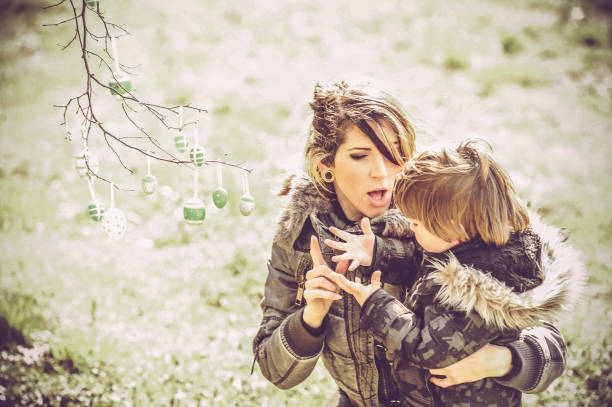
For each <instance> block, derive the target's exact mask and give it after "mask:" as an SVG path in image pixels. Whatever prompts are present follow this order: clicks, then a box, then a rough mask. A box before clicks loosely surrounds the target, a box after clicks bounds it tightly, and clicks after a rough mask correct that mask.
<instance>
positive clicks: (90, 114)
mask: <svg viewBox="0 0 612 407" xmlns="http://www.w3.org/2000/svg"><path fill="white" fill-rule="evenodd" d="M64 3H67V4H69V5H70V8H71V11H72V17H70V18H66V19H65V20H62V21H59V22H57V23H49V24H44V26H45V27H47V26H59V25H62V24H66V23H71V22H72V23H73V24H74V36H73V37H72V38H71V39H70V41H68V42H67V43H66V44H65V45H60V44H58V46H60V47H61V48H62V50H65V49H67V48H68V47H70V46H71V45H72V44H73V43H75V42H76V40H78V43H79V46H80V49H81V60H82V63H83V69H84V73H85V89H84V91H83V92H82V93H81V94H79V95H78V96H74V97H71V98H70V99H69V100H68V101H67V102H66V104H64V105H56V106H55V107H57V108H61V109H62V119H63V121H62V122H61V123H60V125H62V126H66V125H67V113H68V109H69V108H70V107H71V106H72V105H73V104H74V105H75V107H76V114H77V115H79V116H80V117H81V118H82V123H81V124H82V128H83V129H84V130H83V134H82V141H83V144H84V147H85V149H87V148H88V145H89V137H90V135H91V134H92V130H93V129H94V128H95V129H97V131H99V133H101V135H102V137H104V140H105V142H106V145H107V147H108V148H109V149H110V150H111V151H112V152H113V154H114V155H115V157H116V158H117V161H119V163H120V164H121V165H122V166H123V168H125V169H126V170H127V171H128V172H129V173H130V174H133V173H134V171H133V170H132V169H131V168H129V167H128V166H127V164H126V163H125V162H124V161H123V159H122V157H121V155H120V152H119V151H118V150H117V148H116V145H120V146H121V147H123V148H127V149H128V150H134V151H137V152H139V153H140V154H143V155H145V156H148V157H151V158H152V159H155V160H158V161H163V162H168V163H172V164H178V165H184V166H186V167H188V168H192V169H193V168H194V167H193V166H192V164H191V162H190V161H185V160H181V159H179V158H177V157H175V156H174V155H173V154H172V153H171V152H169V151H167V150H166V149H164V148H163V147H162V146H161V144H160V142H159V140H158V139H156V138H155V137H153V136H152V135H151V133H150V132H149V131H147V130H146V129H145V128H144V127H143V126H142V125H140V124H138V123H137V121H136V120H135V119H134V117H133V116H132V114H131V113H137V110H136V109H135V108H134V107H141V108H144V109H145V111H146V112H148V113H149V114H150V115H152V116H153V117H155V118H156V119H157V120H158V121H159V122H160V123H161V124H162V125H163V126H164V127H165V128H166V129H168V130H182V128H180V127H175V126H173V125H172V124H171V123H170V120H169V115H173V116H175V117H178V112H179V108H180V106H163V105H159V104H154V103H149V102H147V101H144V100H142V99H140V97H139V96H138V95H136V94H135V93H134V91H132V90H130V89H126V86H125V85H124V84H123V83H122V81H121V78H119V77H118V75H119V74H120V73H121V72H128V70H130V69H134V68H135V67H130V66H128V65H125V64H120V63H119V61H115V58H116V55H111V54H110V53H109V52H108V45H109V43H110V42H111V41H112V38H113V37H115V38H120V37H123V36H125V35H130V33H129V31H128V30H127V29H126V28H125V27H124V26H122V25H119V24H115V23H113V22H110V21H108V20H107V19H106V17H105V16H104V14H103V13H102V12H101V11H100V4H99V3H98V4H97V6H96V7H95V8H93V7H88V6H87V2H86V0H80V1H79V0H61V1H59V2H58V3H56V4H53V5H50V6H46V7H43V9H49V8H53V7H58V6H60V5H62V4H64ZM88 18H92V19H94V20H97V21H99V22H100V23H101V27H102V33H96V32H93V31H92V30H91V29H90V24H89V20H88ZM88 40H92V41H94V43H97V42H100V41H103V43H104V45H103V47H102V50H103V52H104V54H106V57H105V56H103V54H100V53H98V52H96V51H94V50H92V49H91V48H90V45H89V44H90V41H88ZM91 57H93V58H95V60H96V61H97V62H98V64H99V67H100V68H102V69H103V70H106V71H108V72H109V74H110V78H111V81H112V82H113V83H114V84H116V88H115V89H114V88H113V87H111V86H110V85H109V84H108V82H106V81H104V82H103V81H101V80H100V79H99V78H98V77H97V76H96V75H95V74H94V73H93V72H92V70H91V68H90V58H91ZM109 61H111V62H109ZM112 64H116V66H118V67H119V69H120V71H121V72H115V70H113V67H112ZM113 86H114V85H113ZM95 89H102V90H104V91H105V92H109V93H111V94H113V95H114V96H115V97H116V98H117V99H119V101H120V102H121V108H122V111H123V115H124V116H125V118H126V119H127V120H128V121H129V122H130V123H131V124H132V126H134V127H135V128H136V129H137V131H138V133H139V134H141V135H142V136H133V137H119V136H117V135H116V134H114V133H113V132H112V131H110V130H109V129H107V128H106V127H105V126H104V124H103V123H102V122H101V121H100V120H99V119H98V117H97V113H96V108H95V107H96V104H95V103H94V92H95ZM132 104H133V105H132ZM182 108H183V109H190V110H192V111H194V112H196V113H198V114H200V113H208V111H207V110H206V109H204V108H200V107H197V106H192V105H191V104H187V105H185V106H182ZM130 112H131V113H130ZM183 127H184V126H183ZM67 137H68V138H69V136H67ZM142 140H145V141H148V142H149V143H150V144H151V147H152V148H151V147H142V146H140V145H136V144H133V143H132V141H142ZM115 143H117V144H116V145H113V144H115ZM141 144H142V143H141ZM213 163H218V164H222V165H227V166H231V167H236V168H240V169H242V170H245V171H248V172H251V171H252V169H248V168H245V167H244V162H241V163H231V162H229V161H228V160H227V155H225V157H224V159H221V160H207V161H205V162H204V165H209V164H213ZM87 167H88V170H89V172H90V174H91V175H92V176H94V177H95V178H98V179H100V180H102V181H105V182H111V180H110V179H107V178H106V177H104V176H103V175H100V174H98V173H97V172H94V171H92V169H91V168H89V164H87ZM128 190H129V189H128Z"/></svg>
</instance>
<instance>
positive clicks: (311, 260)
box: [253, 81, 566, 406]
mask: <svg viewBox="0 0 612 407" xmlns="http://www.w3.org/2000/svg"><path fill="white" fill-rule="evenodd" d="M311 108H312V110H313V113H314V115H313V121H312V127H311V132H310V136H309V139H308V142H307V145H306V163H307V167H308V177H302V178H300V179H297V180H294V181H293V183H292V185H291V192H290V201H289V204H288V205H287V207H286V208H285V210H284V211H283V213H282V215H281V218H280V221H279V226H278V230H277V233H276V236H275V238H274V241H273V245H272V253H271V256H270V259H269V261H268V269H269V274H268V278H267V280H266V286H265V293H264V299H263V301H262V304H261V306H262V310H263V319H262V322H261V325H260V329H259V331H258V333H257V335H256V337H255V339H254V342H253V350H254V353H255V359H256V360H257V362H258V364H259V366H260V368H261V371H262V373H263V374H264V376H265V377H266V378H267V379H268V380H270V381H271V382H272V383H273V384H275V385H276V386H278V387H279V388H281V389H287V388H290V387H293V386H295V385H296V384H298V383H300V382H302V381H303V380H304V379H305V378H306V377H307V376H308V375H309V374H310V373H311V372H312V369H313V368H314V366H315V364H316V363H317V360H318V359H319V357H321V358H322V359H323V363H324V364H325V367H326V368H327V370H328V371H329V373H330V374H331V376H332V377H333V379H334V380H335V382H336V383H337V384H338V387H339V392H338V394H336V395H335V396H334V397H333V398H332V400H330V402H329V403H328V406H379V405H383V406H387V405H402V404H401V402H399V401H397V400H396V399H395V398H394V396H395V395H394V394H392V393H391V392H390V391H389V389H390V388H391V386H390V382H389V381H390V376H389V366H388V364H387V363H386V359H385V358H384V352H383V351H382V350H380V349H377V348H376V346H375V345H374V340H373V338H372V337H371V336H370V335H368V334H367V332H366V331H364V330H362V329H360V324H359V318H360V307H359V304H358V303H357V302H356V301H355V300H354V298H352V296H342V295H341V294H340V290H339V288H338V287H337V286H336V285H335V284H334V283H332V282H331V281H329V280H327V279H326V278H325V277H323V272H324V270H325V269H326V268H327V267H328V265H330V264H333V263H332V259H331V258H332V257H334V255H335V254H338V253H334V250H333V249H331V248H330V247H329V246H326V245H324V244H323V242H324V240H325V239H332V240H334V239H335V236H334V234H332V233H331V232H330V231H329V227H331V226H334V227H336V228H338V229H340V230H344V231H347V232H349V233H357V234H361V233H363V231H362V228H361V225H360V224H359V222H358V221H359V220H360V219H362V218H363V217H368V218H370V219H371V222H370V223H371V228H372V231H373V232H374V236H372V239H371V240H364V244H366V245H369V249H370V251H372V250H373V253H374V256H373V260H372V262H371V264H369V265H367V264H366V265H364V264H362V265H361V266H360V267H356V266H357V265H358V264H356V263H351V266H350V267H349V265H348V263H347V261H346V260H343V261H341V262H339V263H337V266H336V267H335V268H336V271H338V272H341V273H346V274H347V277H348V278H349V279H350V280H354V278H355V277H360V278H361V279H362V280H368V279H369V275H370V274H371V273H372V271H373V270H382V271H383V276H382V282H383V283H384V288H385V289H386V290H387V291H388V292H390V293H392V294H393V295H395V296H396V297H398V299H400V301H401V300H403V297H404V295H405V294H406V290H407V288H408V287H410V286H411V284H412V279H411V275H410V273H406V270H412V269H414V267H415V262H416V263H418V262H419V261H420V255H421V253H420V249H419V248H418V247H417V246H415V244H414V243H413V240H412V239H406V238H407V237H410V236H411V232H410V230H409V223H408V221H407V220H406V219H405V218H404V217H403V216H402V215H401V214H400V213H399V211H398V210H397V209H395V208H394V207H393V203H392V196H391V191H392V189H393V182H394V179H395V175H396V174H397V173H398V172H399V170H400V167H401V165H402V164H403V163H404V161H405V160H406V159H407V158H409V157H411V156H412V154H413V153H414V130H413V128H412V126H411V125H410V123H409V122H408V120H407V115H406V114H405V112H404V111H403V109H402V108H401V106H400V104H399V103H398V102H397V101H396V100H395V99H394V98H393V97H392V96H391V95H389V94H388V93H386V92H384V91H381V90H380V89H377V88H376V87H373V86H371V85H368V84H358V85H352V84H348V83H346V82H344V81H341V82H333V83H330V84H327V85H317V86H316V87H315V92H314V99H313V101H312V102H311ZM364 226H365V224H364ZM347 257H350V256H348V255H347ZM347 257H343V256H336V257H335V258H334V260H338V259H339V258H340V259H343V258H347ZM391 259H402V261H399V260H395V261H391ZM565 352H566V348H565V343H564V341H563V338H562V337H561V335H560V334H559V331H557V330H556V329H555V328H554V327H553V326H552V325H550V324H547V325H546V328H538V329H533V330H526V331H524V332H523V335H522V339H521V340H519V341H515V342H511V343H509V344H505V345H504V346H495V345H487V346H485V347H484V348H482V349H481V350H479V351H478V352H476V353H474V354H472V355H471V356H469V357H468V358H466V359H464V360H462V361H457V362H456V363H455V364H453V365H451V366H448V367H446V368H444V369H432V370H431V373H432V374H434V375H437V376H439V377H433V378H432V379H431V381H432V382H433V383H434V384H435V385H439V386H443V387H446V386H450V385H454V384H458V383H463V382H469V381H475V380H479V379H481V378H484V377H499V378H498V379H497V380H498V381H500V383H502V384H504V385H506V386H510V387H514V388H516V389H518V390H521V391H524V392H536V391H541V390H543V389H544V388H546V387H547V386H548V385H549V384H550V382H551V381H552V380H554V379H555V378H556V377H558V376H559V375H560V374H561V372H562V371H563V368H564V366H565Z"/></svg>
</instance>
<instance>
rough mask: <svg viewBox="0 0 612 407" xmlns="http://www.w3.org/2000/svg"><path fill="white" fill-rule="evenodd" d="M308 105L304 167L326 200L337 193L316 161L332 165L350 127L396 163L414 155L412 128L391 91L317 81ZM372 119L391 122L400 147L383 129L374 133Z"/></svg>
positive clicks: (360, 85)
mask: <svg viewBox="0 0 612 407" xmlns="http://www.w3.org/2000/svg"><path fill="white" fill-rule="evenodd" d="M310 108H311V109H312V111H313V118H312V124H311V126H310V132H309V136H308V141H307V143H306V152H305V153H306V164H307V167H308V168H307V170H308V175H309V176H310V179H311V180H312V181H313V183H314V186H315V187H316V189H317V191H318V192H319V194H320V195H321V196H322V197H324V198H325V199H327V200H334V199H336V193H335V191H334V185H333V182H327V181H325V180H324V179H323V176H322V174H321V172H320V170H319V164H320V163H323V164H326V165H332V164H333V162H334V157H335V155H336V152H337V150H338V147H339V146H340V145H341V144H342V143H343V142H344V140H345V131H346V130H347V129H348V128H349V127H350V126H357V127H358V128H359V129H360V130H361V131H363V132H364V133H365V134H366V135H367V136H368V137H369V138H370V139H371V140H372V142H373V143H374V145H375V146H376V147H377V148H378V149H379V150H380V152H381V154H383V155H384V156H385V157H386V158H387V159H388V160H389V161H391V162H393V163H395V164H397V165H403V164H404V163H405V161H406V159H408V158H410V157H411V156H412V154H414V138H415V135H414V129H413V127H412V125H411V124H410V122H409V121H408V118H407V114H406V112H405V111H404V109H403V107H402V106H401V104H400V103H399V101H398V100H397V99H396V98H395V97H393V96H392V95H391V94H390V93H388V92H386V91H384V90H382V89H380V88H379V87H378V86H376V85H373V84H372V83H370V82H361V83H353V84H351V83H348V82H346V81H332V82H329V83H324V84H322V83H317V85H316V86H315V88H314V97H313V100H312V102H311V103H310ZM372 121H373V122H375V123H377V124H378V125H381V124H382V122H387V123H389V124H390V125H391V127H392V128H393V130H394V131H395V132H396V134H397V135H398V136H399V140H400V145H399V149H398V148H397V147H396V145H395V144H394V143H393V141H394V140H393V139H388V138H387V136H386V135H385V134H384V132H382V134H381V136H378V135H377V133H376V132H375V131H374V130H373V129H372V127H371V125H370V123H371V122H372Z"/></svg>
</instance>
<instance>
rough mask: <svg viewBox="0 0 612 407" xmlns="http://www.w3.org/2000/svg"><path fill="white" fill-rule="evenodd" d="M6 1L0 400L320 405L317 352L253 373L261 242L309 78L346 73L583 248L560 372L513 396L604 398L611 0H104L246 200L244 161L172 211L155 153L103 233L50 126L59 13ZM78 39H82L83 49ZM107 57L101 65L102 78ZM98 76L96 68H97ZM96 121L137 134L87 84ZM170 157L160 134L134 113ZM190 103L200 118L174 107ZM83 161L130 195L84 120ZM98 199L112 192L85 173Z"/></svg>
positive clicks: (297, 161) (80, 75)
mask: <svg viewBox="0 0 612 407" xmlns="http://www.w3.org/2000/svg"><path fill="white" fill-rule="evenodd" d="M50 4H52V3H51V2H47V1H35V0H32V1H16V0H0V13H1V14H0V38H1V43H0V135H1V136H0V234H1V235H0V236H1V237H0V259H1V260H0V281H1V284H0V405H11V406H12V405H54V406H67V405H74V406H80V405H94V406H110V405H121V406H140V405H142V406H144V405H151V406H167V405H173V406H178V405H185V406H198V405H201V406H218V405H224V406H282V405H287V406H289V405H302V406H320V405H323V403H324V401H325V400H326V399H327V398H328V396H329V395H330V394H331V393H332V391H333V389H334V386H333V384H332V383H331V381H330V379H329V377H328V376H327V374H326V373H325V371H324V369H323V368H322V366H318V367H317V369H316V370H315V372H314V373H313V375H311V377H310V378H309V379H308V380H307V381H306V382H305V383H303V384H301V385H300V386H298V387H296V388H294V389H291V390H289V391H280V390H277V389H275V388H274V387H273V386H272V385H271V384H269V383H267V382H266V381H265V379H263V378H262V376H261V374H260V373H259V372H258V369H257V367H256V368H255V373H254V374H253V375H250V369H251V363H252V354H251V340H252V337H253V336H254V334H255V332H256V330H257V326H258V324H259V319H260V317H261V314H260V311H259V307H258V304H259V301H260V299H261V297H262V295H263V284H264V281H265V277H266V266H265V264H266V257H267V254H268V251H269V249H270V244H271V239H272V236H273V233H274V230H275V222H276V217H277V215H278V211H279V208H280V207H281V206H282V205H283V203H284V200H283V199H282V198H279V197H277V196H276V192H277V191H278V190H279V188H280V185H281V184H282V181H283V179H285V178H286V177H287V176H288V175H290V174H292V173H295V172H298V171H300V170H301V168H302V162H303V159H302V152H303V145H304V140H305V139H304V136H305V128H306V125H307V120H308V102H309V99H310V97H311V95H312V89H313V86H314V84H315V83H316V81H317V80H321V79H327V78H329V77H332V76H335V77H342V76H343V75H344V74H346V73H358V74H366V75H370V76H372V77H374V78H377V79H380V80H383V81H386V82H388V83H390V84H392V85H393V87H394V88H395V89H396V91H397V93H398V94H399V95H400V96H401V99H402V100H403V101H404V102H405V104H406V106H407V107H408V109H409V111H410V112H411V114H412V115H413V119H414V121H415V123H416V124H417V128H418V137H417V146H418V148H421V149H422V148H424V147H425V146H426V145H427V144H429V143H432V142H437V141H440V140H445V141H451V142H453V141H458V140H460V139H463V138H466V137H482V138H485V139H487V140H489V141H490V142H491V144H492V145H493V146H494V148H495V151H496V154H497V156H498V157H499V159H500V161H501V162H502V164H503V165H504V166H505V167H506V168H508V169H509V171H510V173H511V176H512V177H513V179H514V181H515V183H516V186H517V188H518V190H519V191H520V194H521V196H523V197H524V198H525V199H526V200H528V201H529V203H530V205H531V206H532V207H533V208H535V209H537V210H538V211H539V212H540V213H541V214H542V216H543V217H544V218H545V219H546V220H547V221H548V222H550V223H552V224H555V225H557V226H561V227H565V228H567V229H568V231H569V232H570V236H571V240H572V241H573V242H574V243H575V244H576V245H577V246H579V247H580V248H581V249H582V251H583V252H584V258H585V261H586V262H587V264H588V269H589V285H588V289H587V293H586V295H585V298H584V301H583V302H582V303H581V304H580V306H579V307H578V308H577V309H576V311H575V312H574V313H572V314H568V315H565V316H564V317H563V319H562V320H561V321H559V326H560V327H561V329H562V331H563V333H564V334H565V337H566V339H567V342H568V344H569V361H568V369H567V371H566V373H565V374H564V376H563V377H562V378H560V379H559V380H557V381H556V382H555V383H554V384H553V385H552V386H551V388H550V389H549V390H548V391H546V392H544V393H542V394H538V395H528V396H526V397H525V400H526V402H525V403H526V405H528V406H536V405H538V406H539V405H542V406H587V405H590V406H603V405H611V403H612V390H610V389H611V387H612V386H611V384H612V383H611V380H612V361H611V360H610V359H611V356H610V355H611V350H612V343H611V341H610V339H609V334H610V322H609V321H610V320H611V319H612V310H611V304H612V290H611V288H610V284H609V281H610V269H611V267H612V253H611V251H610V247H611V243H612V215H611V211H610V209H611V208H610V203H611V202H612V200H611V191H612V188H611V177H610V174H611V173H612V172H611V171H610V170H611V168H610V163H611V162H612V161H611V158H612V157H611V149H610V134H611V133H612V132H611V130H612V120H611V117H612V115H611V108H612V103H611V96H612V93H611V88H612V75H611V70H612V52H611V48H610V46H611V42H612V38H611V36H612V31H611V29H610V18H611V17H610V16H611V14H610V13H612V6H611V3H610V2H609V1H608V0H575V1H572V0H514V1H508V0H475V1H467V0H458V1H453V2H436V1H433V2H432V1H427V0H422V1H416V0H415V1H409V2H408V1H392V0H380V1H377V2H376V4H375V5H374V4H372V3H371V2H365V1H364V2H355V1H348V0H341V1H334V2H325V1H300V0H294V1H284V2H277V1H272V0H264V1H257V2H247V1H239V2H226V1H220V0H218V1H215V0H207V1H195V0H186V1H180V2H165V1H160V0H152V1H147V2H107V1H104V0H103V1H101V9H102V10H103V11H104V12H105V14H106V16H107V18H108V19H109V20H110V21H113V22H115V23H118V24H122V25H125V27H126V28H127V29H128V31H129V32H130V33H131V36H129V37H124V38H122V39H121V40H120V54H121V56H122V58H121V59H122V62H124V63H125V64H127V65H136V66H137V68H136V69H135V70H134V75H133V76H132V79H133V82H134V84H135V88H136V92H137V93H138V95H139V96H141V97H142V98H143V99H144V100H146V101H149V102H152V103H160V104H166V105H174V104H179V103H187V102H191V103H193V104H195V105H199V106H203V107H206V108H208V109H209V112H210V113H209V114H208V115H204V117H201V119H202V120H204V122H205V126H204V127H205V128H204V131H203V138H204V141H205V146H206V148H207V151H208V154H209V156H210V157H211V158H219V157H222V156H223V155H224V154H228V155H229V157H230V159H232V160H236V161H240V160H245V161H246V162H247V163H248V166H249V167H252V168H253V169H254V171H253V173H252V175H251V176H250V181H251V192H252V194H253V195H254V197H255V199H256V211H255V213H254V214H253V215H251V216H250V217H241V216H240V215H239V212H238V208H237V204H236V200H237V197H239V196H240V193H241V192H240V189H239V187H240V183H239V180H238V174H237V173H235V172H233V171H231V170H227V171H226V172H225V180H226V188H228V190H229V192H230V204H228V206H227V207H226V208H224V209H222V210H218V209H216V208H215V207H214V206H213V205H212V202H210V194H211V191H212V189H214V187H215V186H216V185H215V182H216V181H215V176H214V168H210V169H205V170H204V171H203V173H204V175H203V177H202V178H201V180H200V185H201V194H202V196H203V197H206V203H207V210H208V213H207V219H206V221H205V223H204V225H203V226H202V227H188V226H186V225H185V224H184V223H183V221H182V219H181V203H182V201H183V200H184V199H186V198H188V197H190V196H191V194H192V190H191V188H192V173H191V171H190V170H188V169H187V168H183V167H179V166H172V165H166V164H162V163H156V162H154V163H153V166H152V172H153V174H154V175H156V176H157V178H158V180H159V181H160V184H161V188H160V190H159V192H158V193H156V194H155V195H153V196H145V195H144V194H143V193H140V192H120V193H117V194H116V197H115V199H116V202H117V206H118V207H119V208H121V209H122V210H123V211H124V212H125V213H126V214H127V217H128V231H127V234H126V236H125V237H124V240H123V241H121V242H114V241H110V240H109V239H108V238H106V237H105V236H104V234H103V232H102V231H101V229H100V228H99V225H97V224H95V223H93V222H92V221H91V220H89V218H88V216H87V215H86V212H85V211H86V205H87V202H88V201H89V194H88V190H87V186H86V183H85V182H84V181H83V179H80V178H79V177H78V176H77V175H76V173H75V171H74V169H73V156H74V154H76V153H77V152H78V151H79V149H80V141H79V137H78V134H79V125H78V121H77V118H76V117H75V116H74V115H73V116H69V118H68V130H69V131H70V132H71V133H72V135H73V137H72V141H66V140H65V131H64V129H63V128H62V127H61V126H59V123H60V122H61V120H62V119H61V117H60V116H61V112H60V109H54V108H53V107H52V106H53V105H54V104H64V103H65V102H67V100H68V99H69V98H70V97H72V96H75V95H78V94H80V93H81V92H82V90H83V88H82V86H83V84H84V71H83V69H82V65H81V60H80V54H79V50H78V48H77V47H74V46H73V47H71V48H69V49H67V50H65V51H60V48H59V47H58V46H57V44H62V43H65V42H67V41H68V40H69V39H70V38H71V36H72V27H71V26H70V25H62V26H59V27H42V24H45V23H53V22H57V21H60V20H62V19H64V18H67V17H69V16H70V10H69V8H68V7H66V6H65V5H63V6H60V7H57V8H52V9H48V10H45V11H43V10H41V7H42V6H45V5H50ZM92 46H93V47H96V46H97V45H96V44H93V45H92ZM100 72H101V71H100ZM100 74H103V73H100ZM95 103H96V105H97V110H98V112H99V114H100V116H101V117H102V118H103V119H102V120H103V121H104V122H105V123H106V124H107V125H108V126H110V127H111V128H113V129H114V130H115V131H116V132H117V133H119V134H122V135H126V136H129V135H136V132H135V130H134V128H133V127H131V126H130V124H129V123H127V122H126V121H125V120H123V118H122V115H121V113H120V110H119V106H118V105H117V103H116V102H115V101H114V100H113V99H112V98H111V97H110V95H107V94H106V92H103V91H102V90H98V91H97V93H96V99H95ZM139 118H140V119H141V120H142V122H143V124H144V126H145V128H147V130H149V131H150V132H152V133H153V134H154V135H155V136H156V137H157V138H158V139H159V140H160V142H161V143H162V144H163V145H164V146H165V147H166V148H169V149H172V135H171V134H169V132H167V131H165V130H164V129H163V128H161V126H159V123H156V121H155V120H154V119H151V118H150V117H147V116H146V115H145V114H143V113H142V112H140V113H139ZM192 118H195V117H192ZM91 148H92V149H93V150H94V151H95V152H96V153H97V154H98V155H99V156H100V157H101V169H102V170H101V171H102V173H103V174H104V175H106V176H109V177H112V178H113V179H114V180H115V181H116V182H118V183H121V184H124V185H133V186H135V187H138V185H139V183H140V178H141V176H142V175H143V174H144V171H146V167H145V161H144V159H143V157H141V156H138V155H136V154H132V153H129V152H125V151H122V152H121V154H122V158H123V159H124V160H125V161H126V163H128V165H129V167H130V168H132V169H133V170H134V171H135V175H130V174H129V173H128V172H127V171H125V170H123V169H122V168H121V166H120V165H119V163H118V162H117V161H116V160H115V159H114V157H113V155H112V153H110V152H109V151H108V148H106V146H105V142H104V140H103V139H102V138H101V137H100V135H97V137H96V135H95V134H94V135H93V136H92V144H91ZM96 192H97V194H98V196H99V198H101V199H103V200H104V201H105V202H106V203H107V205H108V200H109V198H108V186H107V185H102V184H101V183H97V185H96Z"/></svg>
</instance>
